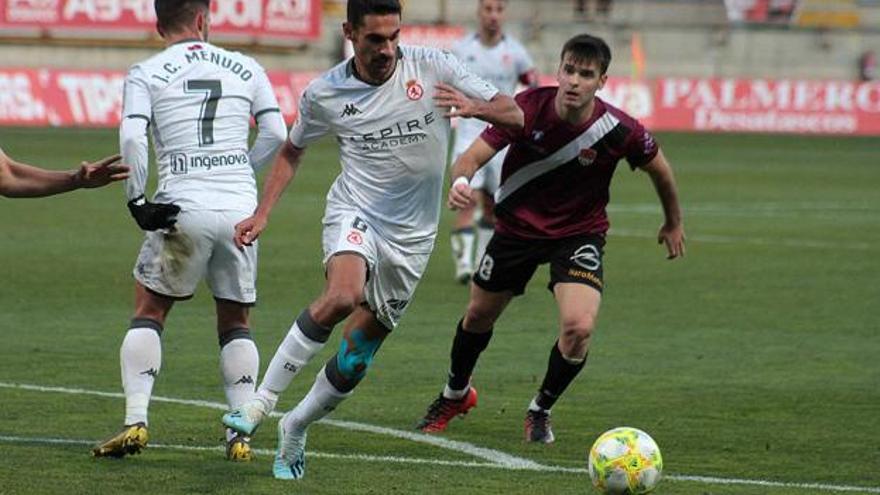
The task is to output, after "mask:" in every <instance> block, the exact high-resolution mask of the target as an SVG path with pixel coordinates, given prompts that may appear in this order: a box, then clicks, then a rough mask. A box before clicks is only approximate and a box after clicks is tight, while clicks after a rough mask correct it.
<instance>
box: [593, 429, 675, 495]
mask: <svg viewBox="0 0 880 495" xmlns="http://www.w3.org/2000/svg"><path fill="white" fill-rule="evenodd" d="M589 470H590V478H591V479H592V480H593V486H595V487H596V489H597V490H599V491H600V492H601V493H603V494H607V495H639V494H643V493H649V492H650V491H651V490H653V489H654V488H655V487H656V486H657V483H659V482H660V474H661V473H662V471H663V458H662V457H661V456H660V448H659V447H657V443H656V442H654V439H653V438H651V437H650V436H649V435H648V434H647V433H645V432H643V431H642V430H639V429H636V428H630V427H628V426H622V427H620V428H614V429H613V430H608V431H606V432H605V433H603V434H601V435H599V438H598V439H596V443H594V444H593V448H591V449H590V460H589Z"/></svg>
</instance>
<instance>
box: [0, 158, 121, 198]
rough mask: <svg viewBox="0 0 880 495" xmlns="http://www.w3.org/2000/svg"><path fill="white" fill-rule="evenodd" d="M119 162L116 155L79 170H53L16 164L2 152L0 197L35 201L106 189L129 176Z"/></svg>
mask: <svg viewBox="0 0 880 495" xmlns="http://www.w3.org/2000/svg"><path fill="white" fill-rule="evenodd" d="M119 160H120V157H119V155H113V156H108V157H106V158H103V159H101V160H98V161H97V162H95V163H88V162H82V164H80V167H79V168H78V169H74V170H68V171H54V170H45V169H42V168H38V167H35V166H33V165H27V164H25V163H19V162H16V161H14V160H12V159H11V158H9V157H8V156H6V154H4V153H3V151H2V150H0V195H2V196H7V197H10V198H36V197H42V196H51V195H53V194H59V193H63V192H67V191H73V190H75V189H81V188H93V187H100V186H104V185H107V184H109V183H111V182H113V181H117V180H122V179H125V178H126V177H128V167H126V166H125V165H122V164H121V163H119Z"/></svg>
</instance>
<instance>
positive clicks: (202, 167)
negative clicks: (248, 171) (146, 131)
mask: <svg viewBox="0 0 880 495" xmlns="http://www.w3.org/2000/svg"><path fill="white" fill-rule="evenodd" d="M168 163H169V165H170V166H171V173H172V174H173V175H186V174H188V173H190V172H201V171H206V172H210V171H211V170H213V169H215V168H222V167H235V166H241V165H250V159H249V158H248V155H247V153H244V152H239V153H224V154H219V155H196V156H191V155H187V154H186V153H172V154H171V156H170V157H169V160H168Z"/></svg>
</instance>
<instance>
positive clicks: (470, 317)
mask: <svg viewBox="0 0 880 495" xmlns="http://www.w3.org/2000/svg"><path fill="white" fill-rule="evenodd" d="M496 319H498V315H497V314H496V313H495V312H494V311H492V310H491V309H490V308H487V307H485V306H481V305H479V304H474V303H471V304H469V305H468V308H467V312H466V313H465V315H464V323H463V326H464V328H465V329H466V331H468V332H474V333H482V332H488V331H489V330H491V329H492V327H493V326H494V325H495V320H496Z"/></svg>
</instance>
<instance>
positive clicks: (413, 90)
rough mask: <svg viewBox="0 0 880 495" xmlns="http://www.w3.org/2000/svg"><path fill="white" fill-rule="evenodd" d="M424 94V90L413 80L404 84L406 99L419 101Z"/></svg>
mask: <svg viewBox="0 0 880 495" xmlns="http://www.w3.org/2000/svg"><path fill="white" fill-rule="evenodd" d="M424 94H425V88H423V87H422V85H421V84H419V82H418V81H416V80H415V79H410V80H409V81H407V83H406V97H407V98H409V99H410V100H413V101H416V100H421V99H422V96H424Z"/></svg>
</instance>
